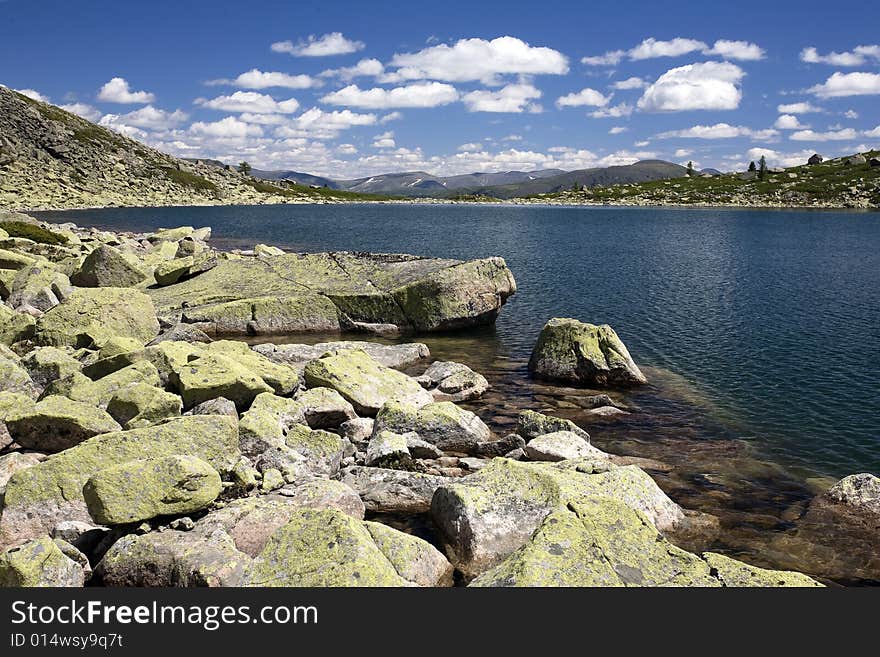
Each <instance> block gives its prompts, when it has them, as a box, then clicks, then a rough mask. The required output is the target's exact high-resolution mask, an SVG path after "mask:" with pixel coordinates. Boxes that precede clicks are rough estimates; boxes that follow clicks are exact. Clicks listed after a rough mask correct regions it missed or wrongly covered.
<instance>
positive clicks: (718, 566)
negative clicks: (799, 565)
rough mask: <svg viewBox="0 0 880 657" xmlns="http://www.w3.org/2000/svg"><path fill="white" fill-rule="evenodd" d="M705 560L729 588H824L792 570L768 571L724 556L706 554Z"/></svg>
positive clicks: (714, 574)
mask: <svg viewBox="0 0 880 657" xmlns="http://www.w3.org/2000/svg"><path fill="white" fill-rule="evenodd" d="M703 559H704V560H705V561H706V563H707V564H709V567H710V568H711V569H712V575H713V576H715V577H716V578H718V579H719V580H720V581H721V585H722V586H727V587H753V586H761V587H781V586H784V587H817V586H823V585H822V584H820V583H819V582H817V581H816V580H814V579H813V578H812V577H808V576H807V575H804V574H803V573H797V572H794V571H792V570H767V569H765V568H758V567H757V566H750V565H749V564H747V563H743V562H742V561H737V560H736V559H731V558H730V557H726V556H724V555H723V554H717V553H715V552H704V553H703Z"/></svg>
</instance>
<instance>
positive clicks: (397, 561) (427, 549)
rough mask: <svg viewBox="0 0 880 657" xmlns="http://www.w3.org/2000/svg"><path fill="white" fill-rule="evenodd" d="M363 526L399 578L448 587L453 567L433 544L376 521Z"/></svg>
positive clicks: (417, 583)
mask: <svg viewBox="0 0 880 657" xmlns="http://www.w3.org/2000/svg"><path fill="white" fill-rule="evenodd" d="M364 525H365V526H366V528H367V531H368V532H370V536H372V537H373V541H374V542H375V543H376V545H377V546H378V548H379V549H380V550H381V551H382V554H384V555H385V557H386V558H387V559H388V561H390V562H391V565H392V566H394V569H395V570H396V571H397V573H398V574H399V575H400V576H401V577H403V579H405V580H407V581H408V582H411V583H412V584H415V585H416V586H452V574H453V571H454V568H453V567H452V564H451V563H449V560H447V559H446V557H444V556H443V554H442V553H441V552H440V551H439V550H437V548H435V547H434V546H433V545H431V544H430V543H428V542H426V541H423V540H422V539H420V538H417V537H415V536H412V535H410V534H404V533H403V532H401V531H397V530H396V529H393V528H392V527H389V526H388V525H383V524H381V523H378V522H365V523H364Z"/></svg>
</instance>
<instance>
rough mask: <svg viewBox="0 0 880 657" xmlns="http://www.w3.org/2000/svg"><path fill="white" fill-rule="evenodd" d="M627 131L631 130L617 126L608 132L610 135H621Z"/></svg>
mask: <svg viewBox="0 0 880 657" xmlns="http://www.w3.org/2000/svg"><path fill="white" fill-rule="evenodd" d="M627 130H629V128H627V127H625V126H622V125H616V126H614V127H613V128H611V129H610V130H609V131H608V134H609V135H619V134H622V133H624V132H626V131H627Z"/></svg>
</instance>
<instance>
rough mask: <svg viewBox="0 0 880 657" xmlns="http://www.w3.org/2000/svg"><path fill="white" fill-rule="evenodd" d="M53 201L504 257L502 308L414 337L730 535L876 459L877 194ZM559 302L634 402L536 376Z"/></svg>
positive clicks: (753, 540)
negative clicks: (462, 329)
mask: <svg viewBox="0 0 880 657" xmlns="http://www.w3.org/2000/svg"><path fill="white" fill-rule="evenodd" d="M42 217H43V218H45V219H48V220H52V221H59V222H63V221H73V222H76V223H78V224H80V225H96V226H101V227H105V228H108V229H114V230H134V231H147V230H151V229H155V228H158V227H172V226H179V225H193V226H211V227H212V228H213V238H212V243H213V244H215V245H216V246H219V247H221V248H224V247H225V248H232V247H245V248H249V247H251V246H253V245H254V244H256V243H260V242H264V243H269V244H275V245H278V246H282V247H284V248H287V249H291V250H296V251H327V250H351V251H380V252H382V251H384V252H404V253H412V254H418V255H425V256H437V257H453V258H478V257H484V256H491V255H498V256H503V257H504V258H505V259H506V260H507V263H508V265H509V266H510V268H511V270H512V271H513V273H514V276H515V277H516V280H517V283H518V286H519V291H518V293H517V294H516V295H515V296H514V297H512V298H511V299H510V301H509V302H508V304H507V305H506V306H505V308H504V310H503V311H502V313H501V316H500V317H499V319H498V322H497V324H496V325H495V326H494V327H489V328H485V329H479V330H474V331H470V332H467V333H463V334H455V335H446V336H421V337H419V338H418V339H419V340H422V341H424V342H426V343H427V344H428V345H429V346H430V347H431V350H432V353H433V354H434V355H435V356H436V357H441V358H453V359H455V360H461V361H463V362H466V363H468V364H470V365H471V366H472V367H474V368H475V369H477V370H478V371H481V372H483V373H484V374H485V375H486V376H487V377H488V378H489V379H490V382H491V383H492V384H493V390H492V391H491V392H490V394H489V395H488V396H487V397H486V398H484V399H483V400H481V401H480V402H479V405H478V406H475V410H479V412H480V414H481V415H482V416H483V417H484V419H485V420H486V421H487V422H489V423H490V425H493V426H494V428H495V429H497V430H499V431H503V430H505V429H507V428H509V427H510V425H511V424H512V423H513V422H514V421H515V416H516V413H517V412H518V411H519V410H520V409H521V408H535V409H538V410H546V411H552V412H554V413H557V414H560V415H565V416H567V417H571V418H572V419H575V420H576V421H578V422H579V423H581V424H583V425H584V426H586V427H587V429H588V430H589V431H590V433H591V434H592V435H593V438H594V442H595V443H596V444H597V445H598V446H599V447H602V448H605V449H608V450H610V451H617V452H619V453H624V454H632V455H638V456H643V457H650V458H654V459H658V460H660V461H663V462H664V463H667V464H671V465H672V466H673V467H672V470H671V471H669V472H652V474H654V475H655V477H657V479H658V481H659V482H660V483H661V485H662V486H663V487H664V488H665V489H666V490H667V492H670V494H672V495H673V496H674V497H675V498H676V499H677V501H679V502H682V503H683V504H684V505H686V506H688V505H689V506H691V507H692V508H702V509H704V510H708V511H711V512H713V513H716V514H717V515H720V516H721V517H722V521H723V523H724V524H726V525H727V526H729V527H735V528H736V531H735V532H731V533H730V535H729V536H727V537H726V538H725V539H724V540H725V541H726V543H725V546H726V547H727V548H728V551H734V552H741V553H748V552H755V553H756V554H757V553H765V554H766V552H767V546H768V545H769V544H770V541H771V540H772V539H771V538H768V536H769V534H772V532H773V531H777V530H781V529H784V526H785V523H786V522H787V521H786V518H788V517H790V516H792V515H793V514H796V513H797V511H798V510H799V509H802V508H803V505H804V504H805V503H806V501H808V500H809V498H810V497H811V496H812V495H813V494H815V492H816V491H818V490H822V488H824V487H827V486H828V485H829V483H830V482H831V481H832V478H834V479H836V478H840V477H842V476H845V475H847V474H851V473H854V472H871V473H873V474H876V475H880V385H878V380H880V215H878V214H876V213H867V212H824V211H823V212H819V211H800V210H798V211H794V210H791V211H766V210H726V209H657V208H651V209H642V208H563V207H544V206H492V205H485V206H484V205H378V204H376V205H373V204H371V205H316V206H312V205H299V206H294V205H292V206H257V207H206V208H144V209H128V208H125V209H122V208H120V209H106V210H88V211H69V212H63V213H42ZM555 316H562V317H566V316H567V317H576V318H578V319H581V320H584V321H589V322H593V323H608V324H611V325H612V326H613V327H614V328H615V329H616V331H617V332H618V334H619V335H620V337H621V338H622V339H623V340H624V342H625V343H626V344H627V345H628V347H629V349H630V352H631V353H632V355H633V357H634V359H635V360H636V362H637V363H639V364H640V365H644V366H645V367H644V369H645V372H646V374H647V375H648V377H649V378H650V379H651V385H649V386H647V387H646V388H644V389H640V390H637V391H633V392H629V393H625V394H620V395H619V398H620V400H621V401H623V402H624V403H626V404H628V405H630V407H631V408H632V409H633V410H635V411H636V412H635V413H633V414H632V415H630V416H627V417H626V418H624V419H623V420H615V421H613V422H608V421H598V422H597V421H593V422H590V421H589V418H588V416H586V415H585V413H584V409H582V408H581V407H580V406H579V405H578V401H579V399H580V398H581V397H582V396H583V393H582V391H574V390H569V389H564V388H558V387H553V386H544V385H540V384H537V383H536V382H533V381H531V380H530V379H529V377H528V373H527V371H526V362H527V360H528V357H529V354H530V352H531V349H532V346H533V345H534V342H535V340H536V338H537V335H538V333H539V331H540V329H541V326H542V325H543V324H544V322H545V321H546V320H548V319H549V318H551V317H555ZM316 339H318V338H317V337H314V336H313V337H311V338H309V341H315V340H316ZM288 341H292V340H288ZM296 341H306V340H302V339H297V340H296ZM768 532H769V534H768ZM771 561H772V560H771Z"/></svg>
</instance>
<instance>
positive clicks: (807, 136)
mask: <svg viewBox="0 0 880 657" xmlns="http://www.w3.org/2000/svg"><path fill="white" fill-rule="evenodd" d="M857 136H858V133H857V132H856V131H855V130H853V129H852V128H844V129H841V130H829V131H828V132H815V131H813V130H799V131H798V132H793V133H792V134H791V136H789V139H791V140H793V141H843V140H845V139H855V138H856V137H857Z"/></svg>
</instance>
